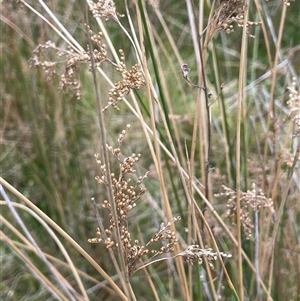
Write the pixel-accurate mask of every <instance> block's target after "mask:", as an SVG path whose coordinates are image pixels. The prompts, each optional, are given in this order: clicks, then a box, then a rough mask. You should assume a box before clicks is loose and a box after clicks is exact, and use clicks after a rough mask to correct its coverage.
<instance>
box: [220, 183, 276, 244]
mask: <svg viewBox="0 0 300 301" xmlns="http://www.w3.org/2000/svg"><path fill="white" fill-rule="evenodd" d="M222 188H223V190H224V192H221V193H218V194H215V197H226V198H228V200H227V217H228V218H230V219H232V220H234V219H235V215H236V207H237V204H236V191H234V190H232V189H230V188H228V187H226V186H225V185H222ZM240 201H241V209H240V210H241V214H240V220H241V224H242V226H243V229H244V232H245V235H246V238H247V239H250V238H251V235H252V229H253V228H254V225H253V222H252V219H251V216H250V212H249V211H250V210H249V209H250V208H251V209H252V210H254V211H258V210H259V209H260V208H269V210H270V211H271V213H272V214H275V210H274V205H273V201H272V200H271V199H270V198H267V197H266V196H265V195H264V193H263V191H262V190H261V189H257V187H256V185H255V184H253V186H252V190H251V191H250V190H249V191H247V192H241V195H240Z"/></svg>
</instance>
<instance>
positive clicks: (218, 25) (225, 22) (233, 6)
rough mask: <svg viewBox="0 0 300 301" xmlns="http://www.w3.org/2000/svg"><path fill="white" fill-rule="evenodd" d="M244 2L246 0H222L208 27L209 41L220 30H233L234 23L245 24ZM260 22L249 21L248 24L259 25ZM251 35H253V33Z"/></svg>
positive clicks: (227, 31) (241, 25)
mask: <svg viewBox="0 0 300 301" xmlns="http://www.w3.org/2000/svg"><path fill="white" fill-rule="evenodd" d="M244 2H245V1H244V0H223V1H220V6H219V7H218V8H217V9H216V11H215V13H214V15H213V17H212V20H211V22H210V23H209V25H208V27H207V35H208V41H210V40H211V39H212V38H213V36H215V35H216V34H217V33H218V32H219V31H225V32H226V33H231V32H233V31H234V30H233V24H237V25H238V26H239V27H243V26H244V4H245V3H244ZM260 24H261V23H260V22H251V21H248V22H247V24H246V26H247V27H249V26H257V25H260ZM247 34H249V32H247ZM249 35H250V34H249ZM250 36H251V37H253V36H252V35H250Z"/></svg>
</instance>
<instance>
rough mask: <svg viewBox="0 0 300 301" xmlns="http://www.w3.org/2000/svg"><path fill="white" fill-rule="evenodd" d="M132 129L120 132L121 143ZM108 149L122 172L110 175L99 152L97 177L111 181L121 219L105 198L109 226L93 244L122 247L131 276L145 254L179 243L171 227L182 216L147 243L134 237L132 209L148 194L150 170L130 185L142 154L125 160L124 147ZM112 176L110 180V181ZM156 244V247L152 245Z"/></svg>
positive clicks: (166, 251) (103, 182) (119, 140)
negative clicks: (99, 173)
mask: <svg viewBox="0 0 300 301" xmlns="http://www.w3.org/2000/svg"><path fill="white" fill-rule="evenodd" d="M129 129H130V125H127V127H126V130H123V131H122V132H121V134H120V135H119V138H118V142H119V145H121V143H122V141H123V139H124V137H125V135H126V133H127V131H128V130H129ZM107 149H108V151H109V152H110V153H111V154H112V155H113V156H114V157H115V158H116V159H117V160H118V162H119V174H118V175H116V174H115V173H111V174H110V175H108V174H107V168H106V165H105V164H102V162H101V160H99V156H98V154H96V155H95V157H96V161H97V163H98V165H99V166H100V172H101V174H102V175H101V176H97V177H96V180H97V181H98V183H99V184H103V185H105V186H109V185H110V184H109V182H110V183H111V187H110V188H111V190H112V191H113V202H114V205H115V208H116V213H117V220H115V219H114V218H113V212H112V204H110V203H109V201H107V200H104V201H103V203H102V208H104V209H106V210H107V211H108V217H109V226H108V227H107V228H106V229H105V230H104V233H103V232H101V230H100V228H97V232H96V235H97V237H95V238H90V239H89V240H88V242H90V243H103V244H104V245H105V246H106V248H107V249H110V248H111V249H113V250H117V249H121V250H122V253H123V254H124V259H125V264H126V267H127V272H128V275H129V276H131V275H132V274H133V273H134V271H135V270H136V265H137V263H138V262H139V260H140V259H141V257H142V256H144V255H147V254H151V255H152V257H154V256H157V255H160V254H163V253H168V252H172V251H173V250H174V247H175V245H176V244H177V238H176V235H175V232H174V231H171V230H169V227H170V226H171V224H172V223H173V222H176V221H177V220H179V219H180V217H176V218H173V220H172V222H168V223H167V224H165V223H162V224H161V225H160V229H159V231H158V232H157V233H155V234H154V235H153V236H152V238H151V239H150V240H149V242H148V243H146V244H145V245H143V244H140V242H139V241H138V240H134V241H133V239H132V237H131V233H130V231H129V224H128V220H129V216H128V215H129V212H130V211H131V210H132V209H133V208H134V207H136V204H137V202H138V201H139V200H140V199H141V197H142V196H143V195H144V194H145V192H146V188H144V187H142V184H143V181H144V180H145V179H146V178H147V175H148V173H146V174H145V175H144V176H140V177H138V178H137V179H136V180H135V184H134V185H130V184H131V181H132V178H133V176H132V177H129V175H134V174H135V173H136V170H135V169H134V164H136V163H137V162H138V160H139V158H140V157H141V155H140V154H135V153H133V154H131V155H130V156H128V157H125V158H124V159H121V150H120V148H113V147H112V146H109V145H107ZM108 177H109V178H110V181H108ZM116 231H119V236H120V238H121V244H122V245H121V247H120V248H118V247H119V246H118V242H117V238H116V237H115V233H116ZM157 242H161V243H162V246H159V247H157V245H155V246H154V244H155V243H157ZM152 246H153V248H151V247H152Z"/></svg>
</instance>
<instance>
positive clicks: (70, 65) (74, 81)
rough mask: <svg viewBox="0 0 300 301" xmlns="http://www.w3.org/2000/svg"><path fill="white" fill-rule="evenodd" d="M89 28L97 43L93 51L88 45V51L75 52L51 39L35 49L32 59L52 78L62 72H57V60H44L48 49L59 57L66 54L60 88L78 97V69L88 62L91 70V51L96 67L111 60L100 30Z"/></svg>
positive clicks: (79, 87)
mask: <svg viewBox="0 0 300 301" xmlns="http://www.w3.org/2000/svg"><path fill="white" fill-rule="evenodd" d="M87 29H88V31H89V34H90V37H91V41H92V42H93V43H94V44H95V48H94V49H92V51H90V49H89V46H87V50H86V51H81V52H75V50H74V49H72V48H69V49H68V50H63V49H59V48H57V47H56V46H55V44H54V43H52V42H51V41H48V42H47V43H46V44H44V45H39V46H38V47H37V48H36V49H35V50H34V51H33V56H32V58H31V59H30V63H31V65H32V66H35V67H42V68H43V69H44V70H45V73H46V75H47V78H46V79H47V80H51V79H53V77H54V76H56V74H57V73H60V72H57V71H56V69H55V68H56V67H57V65H58V64H57V63H56V62H50V61H46V60H44V56H46V50H47V51H49V50H50V49H52V50H55V51H56V54H57V55H58V56H59V57H63V56H64V57H65V64H64V71H63V72H62V74H61V76H60V82H59V90H60V91H64V92H71V93H75V95H76V97H77V99H80V98H81V97H82V92H81V82H80V78H79V74H78V70H79V69H80V66H81V64H82V63H88V64H89V68H90V70H91V65H92V64H91V53H92V56H93V60H94V63H95V66H96V67H99V66H100V63H102V62H104V61H109V62H111V61H110V60H109V58H108V57H107V51H106V46H105V44H103V43H102V33H101V32H99V33H98V34H95V33H93V31H92V30H90V28H89V27H88V26H87ZM111 63H112V62H111Z"/></svg>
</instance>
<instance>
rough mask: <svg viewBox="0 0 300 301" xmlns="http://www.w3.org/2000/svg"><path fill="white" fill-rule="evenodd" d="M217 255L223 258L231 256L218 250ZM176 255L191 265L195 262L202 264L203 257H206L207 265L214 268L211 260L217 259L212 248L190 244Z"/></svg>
mask: <svg viewBox="0 0 300 301" xmlns="http://www.w3.org/2000/svg"><path fill="white" fill-rule="evenodd" d="M219 255H220V256H221V257H223V258H231V257H232V255H231V254H225V253H223V252H220V253H219ZM177 256H181V257H183V259H184V261H185V262H186V263H188V264H189V265H191V266H193V265H194V264H195V263H198V264H202V263H203V258H206V260H207V262H208V265H209V267H210V268H211V269H214V265H213V262H214V261H216V260H217V259H218V253H217V252H213V250H212V249H210V248H209V249H201V248H200V247H199V245H190V246H188V247H187V249H186V250H184V251H183V252H181V253H179V254H178V255H177Z"/></svg>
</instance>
